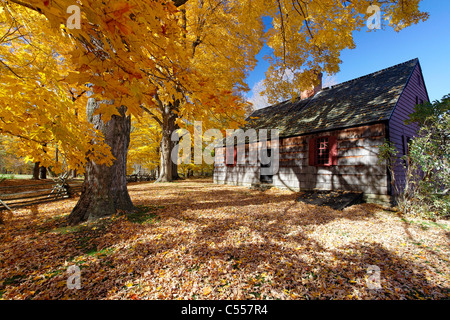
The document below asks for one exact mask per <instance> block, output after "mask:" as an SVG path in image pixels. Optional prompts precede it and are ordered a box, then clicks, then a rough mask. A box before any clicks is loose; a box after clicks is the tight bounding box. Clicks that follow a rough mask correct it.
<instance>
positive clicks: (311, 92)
mask: <svg viewBox="0 0 450 320" xmlns="http://www.w3.org/2000/svg"><path fill="white" fill-rule="evenodd" d="M322 77H323V73H322V72H321V73H319V74H318V75H317V80H318V81H319V83H318V84H317V85H316V86H314V87H312V88H311V89H307V90H303V91H302V92H301V93H300V99H301V100H303V99H308V98H310V97H313V96H315V95H316V93H317V92H319V91H320V90H322Z"/></svg>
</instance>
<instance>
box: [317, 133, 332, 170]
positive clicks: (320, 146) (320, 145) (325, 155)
mask: <svg viewBox="0 0 450 320" xmlns="http://www.w3.org/2000/svg"><path fill="white" fill-rule="evenodd" d="M316 158H317V164H319V165H320V164H322V165H328V164H330V163H329V162H330V146H329V143H328V138H318V139H317V154H316Z"/></svg>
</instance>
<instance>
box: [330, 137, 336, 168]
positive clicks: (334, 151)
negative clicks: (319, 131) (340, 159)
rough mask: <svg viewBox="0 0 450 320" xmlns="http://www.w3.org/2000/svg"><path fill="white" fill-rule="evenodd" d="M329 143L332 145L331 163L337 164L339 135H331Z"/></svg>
mask: <svg viewBox="0 0 450 320" xmlns="http://www.w3.org/2000/svg"><path fill="white" fill-rule="evenodd" d="M328 143H329V145H330V161H329V163H330V165H332V166H337V137H329V138H328Z"/></svg>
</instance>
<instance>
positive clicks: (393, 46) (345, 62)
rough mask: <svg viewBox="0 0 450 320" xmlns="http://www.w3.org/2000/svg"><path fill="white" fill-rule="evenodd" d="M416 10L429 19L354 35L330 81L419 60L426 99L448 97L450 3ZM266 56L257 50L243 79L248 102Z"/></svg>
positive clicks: (437, 1) (434, 2)
mask: <svg viewBox="0 0 450 320" xmlns="http://www.w3.org/2000/svg"><path fill="white" fill-rule="evenodd" d="M420 8H421V10H423V11H426V12H428V13H429V14H430V18H429V19H428V20H427V21H426V22H422V23H419V24H417V25H413V26H411V27H408V28H406V29H404V30H402V31H400V32H395V31H394V30H393V29H392V28H390V27H387V26H386V27H385V28H384V29H382V30H376V31H375V32H374V31H371V32H368V31H367V30H362V31H360V32H355V33H354V39H355V44H356V48H355V49H353V50H344V51H343V52H342V53H341V60H342V64H341V65H340V70H341V71H340V72H339V73H337V74H336V75H335V76H334V77H332V79H331V80H332V82H334V83H341V82H344V81H347V80H351V79H354V78H357V77H360V76H363V75H366V74H369V73H372V72H375V71H377V70H381V69H384V68H387V67H390V66H393V65H395V64H398V63H402V62H404V61H407V60H410V59H414V58H419V61H420V65H421V66H422V71H423V74H424V78H425V84H426V86H427V89H428V94H429V96H430V99H431V100H432V101H434V100H440V99H441V98H442V97H443V96H444V95H446V94H450V1H448V0H424V1H423V2H422V3H421V6H420ZM268 52H270V49H269V48H267V47H265V48H263V49H262V50H261V52H260V54H259V55H258V57H257V58H258V61H259V62H258V65H257V67H256V68H255V70H254V71H253V72H252V73H251V74H250V75H249V77H248V78H247V83H248V85H249V86H250V88H251V89H252V91H251V92H249V93H248V97H249V98H251V97H252V96H254V95H255V94H256V95H257V94H258V93H257V92H258V90H259V89H260V88H259V86H258V82H260V81H261V80H263V79H264V78H265V75H264V73H265V71H266V70H267V67H268V64H267V62H266V61H264V59H263V57H264V55H266V54H267V53H268ZM250 100H252V99H250ZM253 100H255V99H253ZM256 100H258V103H259V104H260V105H259V106H258V107H262V106H263V105H261V104H264V101H263V99H262V100H261V99H259V98H258V99H256ZM258 103H255V104H258ZM255 106H256V105H255Z"/></svg>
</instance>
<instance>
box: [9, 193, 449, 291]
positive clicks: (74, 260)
mask: <svg viewBox="0 0 450 320" xmlns="http://www.w3.org/2000/svg"><path fill="white" fill-rule="evenodd" d="M189 190H190V191H189V192H198V190H197V189H195V188H194V189H189ZM222 191H223V193H222V192H221V193H219V194H218V193H217V191H203V193H202V194H201V196H200V198H201V199H203V200H202V201H198V202H195V200H191V201H190V202H189V201H188V202H189V203H188V204H187V205H186V200H187V199H189V198H190V197H189V192H187V193H186V194H185V195H184V197H182V199H178V198H176V196H175V195H169V196H168V198H166V199H165V201H166V200H167V199H169V200H173V202H170V201H166V204H165V205H163V206H162V203H161V201H158V200H156V199H151V200H149V201H147V202H146V207H145V208H142V209H143V210H142V216H140V217H139V219H134V220H133V219H129V218H130V216H128V215H127V214H123V215H118V216H117V217H114V218H112V219H104V220H102V221H99V222H96V223H94V224H91V225H83V226H79V227H77V228H74V229H67V228H66V226H65V225H64V224H63V216H57V217H56V218H53V220H52V219H47V220H45V221H39V220H38V219H31V218H30V220H29V221H26V217H24V218H23V219H18V220H17V221H15V222H13V223H12V224H11V225H8V228H9V229H8V230H3V231H1V232H2V234H1V237H2V238H1V239H2V242H1V250H0V261H2V264H1V268H0V272H1V278H2V279H3V280H2V282H1V284H0V292H2V291H4V292H5V293H4V296H5V298H8V297H14V298H23V299H63V298H69V299H107V298H117V297H125V298H126V297H128V296H127V294H126V292H127V288H128V285H130V284H131V287H132V288H135V287H137V286H139V285H140V283H143V282H145V281H147V280H148V279H153V280H154V281H158V279H160V278H161V277H162V276H161V274H162V272H163V273H170V277H169V278H170V279H171V281H172V282H173V284H172V285H173V288H172V287H171V288H164V289H165V290H169V289H170V290H172V292H173V293H171V294H172V296H168V297H169V298H175V295H173V294H175V293H176V292H177V290H181V287H182V286H184V285H185V284H186V283H187V282H189V281H191V280H192V279H194V278H195V277H193V275H195V274H196V273H199V272H200V270H201V269H202V268H204V267H205V266H207V265H208V266H210V265H211V263H213V264H217V265H218V266H220V268H222V269H223V270H222V271H220V272H210V273H208V274H207V276H206V277H205V279H204V280H201V281H205V282H206V283H207V284H208V285H211V286H212V287H213V288H214V289H220V288H221V286H222V282H223V281H224V280H226V281H227V282H226V284H224V285H223V286H225V287H224V288H225V289H224V290H225V293H224V294H223V295H222V296H221V297H223V298H232V299H235V298H237V297H239V298H244V299H255V298H258V299H264V298H267V297H268V296H269V297H271V298H273V297H280V298H295V299H351V298H354V299H357V298H359V299H403V298H405V299H419V298H442V297H448V291H446V290H448V288H445V287H444V286H441V287H439V286H436V285H435V284H433V283H431V282H430V281H428V280H427V273H426V271H427V270H426V268H425V267H424V266H423V265H421V264H418V263H416V262H415V261H409V260H407V259H405V258H404V257H402V256H400V255H399V254H397V253H396V252H393V251H391V250H388V249H387V248H386V247H384V246H383V245H381V244H380V243H376V242H373V243H369V242H363V241H361V242H352V243H348V244H346V245H342V246H340V247H335V248H334V249H329V248H327V247H326V246H324V245H323V244H322V243H321V242H319V241H318V240H317V239H315V238H313V237H311V236H310V235H308V234H307V233H305V232H302V231H304V230H308V229H309V228H314V227H318V226H321V225H324V224H327V223H330V222H333V221H334V220H339V219H349V220H364V219H373V218H374V212H375V211H376V208H375V207H371V206H369V205H360V206H354V207H352V208H349V209H347V210H345V211H335V210H332V209H329V208H321V207H316V206H310V205H306V204H301V203H297V202H295V201H294V199H295V195H277V194H273V195H271V194H263V193H261V194H259V197H257V199H256V200H255V195H254V194H243V193H242V189H236V191H233V190H231V191H230V190H228V189H226V190H222ZM217 198H219V199H228V200H219V201H216V202H209V200H211V199H217ZM230 199H233V200H232V201H231V202H232V203H233V205H235V206H236V208H237V209H236V210H237V212H238V213H241V212H242V215H239V214H229V215H225V216H217V215H214V214H213V213H214V212H216V210H222V209H224V208H226V207H227V204H228V206H229V205H230ZM269 203H271V204H275V206H273V207H272V209H269V208H267V210H262V211H261V210H257V211H256V210H255V211H253V210H252V206H255V205H258V206H261V207H265V206H266V205H267V204H269ZM190 204H195V209H196V210H199V211H200V212H210V214H206V215H204V216H202V215H193V214H190V213H189V211H188V210H189V207H190ZM158 206H159V207H158ZM299 206H300V207H301V208H302V212H303V214H301V215H300V214H298V213H297V212H296V211H295V210H294V209H295V208H297V207H299ZM244 209H245V210H244ZM211 212H212V213H211ZM154 221H158V223H154ZM172 224H180V225H186V226H187V225H189V227H192V226H194V227H193V228H192V229H186V230H184V229H183V228H181V229H179V230H178V231H168V230H167V228H166V227H170V226H171V225H172ZM296 228H297V229H296ZM174 230H175V229H174ZM192 230H194V231H192ZM293 230H294V231H295V230H300V231H299V232H293ZM8 232H9V233H8ZM184 232H185V234H183V233H184ZM235 234H236V235H237V236H238V239H236V240H235V241H233V242H232V243H230V241H229V239H230V237H232V236H234V235H235ZM250 234H252V235H256V236H255V237H253V238H249V237H248V236H249V235H250ZM175 251H176V252H178V256H176V255H173V254H172V253H173V252H175ZM73 264H75V265H77V266H79V267H80V268H81V275H82V290H69V289H68V288H67V286H66V280H67V277H68V274H67V273H66V270H67V266H69V265H73ZM371 265H375V266H378V267H379V268H380V271H381V274H380V281H381V289H380V290H370V289H368V287H367V284H366V278H367V276H368V273H367V268H368V267H369V266H371ZM213 271H214V270H213ZM232 275H238V276H239V277H240V280H239V281H240V282H245V286H243V287H242V288H244V289H242V292H241V293H240V295H237V294H235V293H234V289H235V288H234V287H233V286H234V285H236V284H237V283H238V282H232V281H234V280H233V279H234V278H233V277H232ZM227 285H228V286H229V287H226V286H227ZM153 289H155V288H152V290H153ZM136 290H137V292H141V291H139V289H136ZM118 291H122V292H124V293H121V295H116V292H118ZM142 294H144V293H143V292H142ZM128 298H129V297H128Z"/></svg>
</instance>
